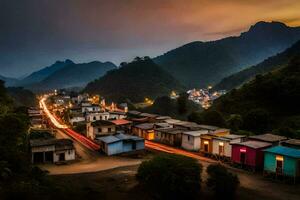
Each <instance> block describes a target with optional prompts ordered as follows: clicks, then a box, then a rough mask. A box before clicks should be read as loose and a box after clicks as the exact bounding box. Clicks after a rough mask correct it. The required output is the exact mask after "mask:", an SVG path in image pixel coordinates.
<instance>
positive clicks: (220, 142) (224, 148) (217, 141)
mask: <svg viewBox="0 0 300 200" xmlns="http://www.w3.org/2000/svg"><path fill="white" fill-rule="evenodd" d="M245 139H246V136H244V135H234V134H228V135H224V136H220V137H214V138H212V143H213V144H212V154H214V155H216V156H218V157H227V158H230V157H231V151H232V146H231V145H232V144H233V143H240V142H244V141H245Z"/></svg>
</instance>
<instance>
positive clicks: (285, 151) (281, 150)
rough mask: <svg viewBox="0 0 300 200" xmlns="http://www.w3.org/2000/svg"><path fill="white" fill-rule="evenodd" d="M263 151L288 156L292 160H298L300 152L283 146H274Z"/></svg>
mask: <svg viewBox="0 0 300 200" xmlns="http://www.w3.org/2000/svg"><path fill="white" fill-rule="evenodd" d="M264 151H266V152H270V153H274V154H279V155H283V156H289V157H292V158H300V150H299V149H294V148H290V147H284V146H275V147H271V148H268V149H265V150H264Z"/></svg>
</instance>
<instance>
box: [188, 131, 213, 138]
mask: <svg viewBox="0 0 300 200" xmlns="http://www.w3.org/2000/svg"><path fill="white" fill-rule="evenodd" d="M207 133H208V131H207V130H198V131H185V132H183V134H185V135H190V136H193V137H197V136H200V135H203V134H207Z"/></svg>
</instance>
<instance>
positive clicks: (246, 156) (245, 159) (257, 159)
mask: <svg viewBox="0 0 300 200" xmlns="http://www.w3.org/2000/svg"><path fill="white" fill-rule="evenodd" d="M231 146H232V153H231V160H232V162H233V163H235V164H239V165H241V166H243V167H244V166H245V167H249V168H251V169H254V170H255V169H262V168H263V164H264V152H263V150H264V149H266V148H269V147H271V146H272V143H269V142H261V141H254V140H253V141H246V142H241V143H233V144H232V145H231Z"/></svg>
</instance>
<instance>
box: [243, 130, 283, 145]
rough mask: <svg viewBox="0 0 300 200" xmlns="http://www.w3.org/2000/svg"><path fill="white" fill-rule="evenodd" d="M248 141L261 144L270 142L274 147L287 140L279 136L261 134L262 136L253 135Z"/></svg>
mask: <svg viewBox="0 0 300 200" xmlns="http://www.w3.org/2000/svg"><path fill="white" fill-rule="evenodd" d="M248 140H255V141H262V142H270V143H272V144H273V145H274V146H276V145H278V144H280V142H282V141H284V140H287V138H286V137H284V136H280V135H274V134H271V133H267V134H262V135H254V136H250V137H249V138H248Z"/></svg>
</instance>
